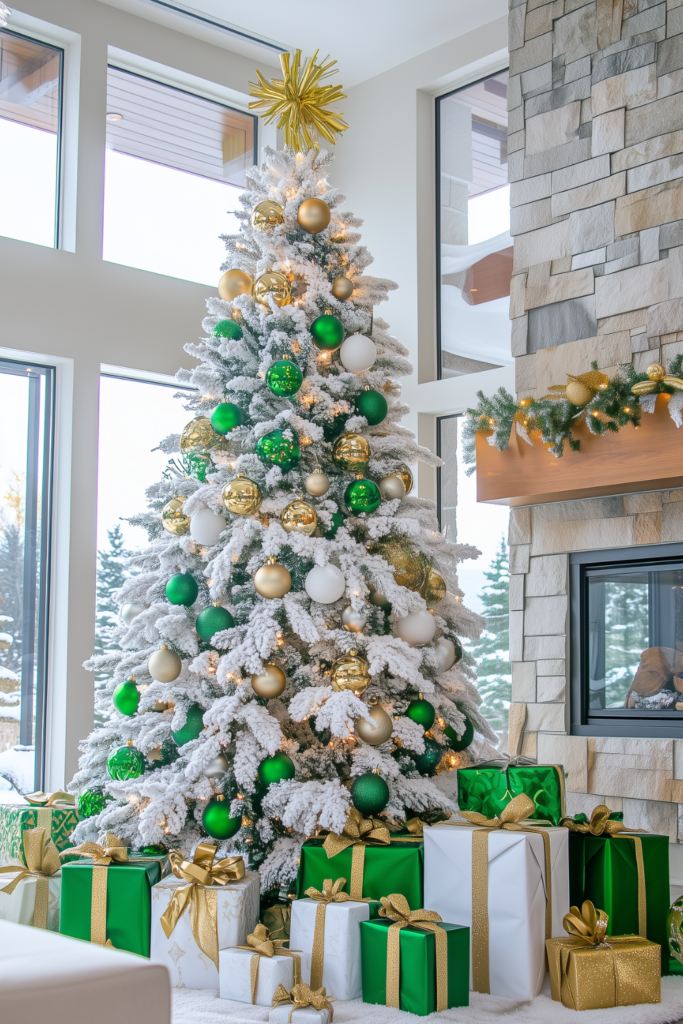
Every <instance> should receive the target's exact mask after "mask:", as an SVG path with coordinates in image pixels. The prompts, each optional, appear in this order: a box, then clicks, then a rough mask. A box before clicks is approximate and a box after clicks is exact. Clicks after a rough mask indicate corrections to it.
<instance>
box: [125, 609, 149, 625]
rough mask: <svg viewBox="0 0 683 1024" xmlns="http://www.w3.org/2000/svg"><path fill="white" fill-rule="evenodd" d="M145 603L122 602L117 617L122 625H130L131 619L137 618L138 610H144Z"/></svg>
mask: <svg viewBox="0 0 683 1024" xmlns="http://www.w3.org/2000/svg"><path fill="white" fill-rule="evenodd" d="M146 607H147V605H146V604H124V606H123V608H122V609H121V611H120V612H119V618H120V619H121V622H122V623H123V624H124V626H130V624H131V622H132V621H133V619H135V618H137V616H138V615H139V614H140V612H144V610H145V608H146Z"/></svg>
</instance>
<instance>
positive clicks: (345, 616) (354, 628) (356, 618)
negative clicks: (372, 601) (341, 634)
mask: <svg viewBox="0 0 683 1024" xmlns="http://www.w3.org/2000/svg"><path fill="white" fill-rule="evenodd" d="M367 621H368V617H367V615H366V614H365V612H363V611H360V612H358V611H356V610H355V608H353V607H352V606H351V605H350V604H347V606H346V608H345V609H344V611H343V612H342V613H341V624H342V626H343V627H344V629H345V630H346V632H347V633H362V632H363V630H364V629H365V626H366V623H367Z"/></svg>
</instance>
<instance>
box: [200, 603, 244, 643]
mask: <svg viewBox="0 0 683 1024" xmlns="http://www.w3.org/2000/svg"><path fill="white" fill-rule="evenodd" d="M234 625H235V620H234V619H233V617H232V615H231V614H230V612H229V611H228V609H227V608H217V607H216V606H215V605H209V607H208V608H204V610H203V611H201V612H200V613H199V615H198V616H197V621H196V622H195V629H196V630H197V636H198V637H199V639H200V640H204V642H205V643H210V641H211V640H213V636H214V633H219V632H220V631H221V630H222V629H230V628H231V627H232V626H234Z"/></svg>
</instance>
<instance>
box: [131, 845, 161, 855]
mask: <svg viewBox="0 0 683 1024" xmlns="http://www.w3.org/2000/svg"><path fill="white" fill-rule="evenodd" d="M136 852H137V853H142V854H143V855H144V856H145V857H163V856H164V855H165V854H167V853H168V850H167V849H166V847H165V846H164V844H163V843H151V844H150V845H149V846H141V847H140V849H139V850H137V851H136Z"/></svg>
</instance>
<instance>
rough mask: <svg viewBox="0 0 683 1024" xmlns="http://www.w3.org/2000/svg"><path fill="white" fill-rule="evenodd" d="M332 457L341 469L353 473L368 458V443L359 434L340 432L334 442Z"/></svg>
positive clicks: (362, 465) (360, 467) (361, 466)
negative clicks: (340, 434) (339, 435)
mask: <svg viewBox="0 0 683 1024" xmlns="http://www.w3.org/2000/svg"><path fill="white" fill-rule="evenodd" d="M332 458H333V459H334V461H335V462H336V463H337V465H338V466H339V467H340V468H341V469H345V470H347V471H348V472H350V473H355V472H357V471H358V470H360V469H362V468H363V467H364V466H365V465H366V464H367V461H368V459H369V458H370V445H369V444H368V442H367V441H366V440H365V438H364V437H363V436H362V435H361V434H342V436H341V437H340V438H338V439H337V440H336V441H335V442H334V448H333V449H332Z"/></svg>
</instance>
